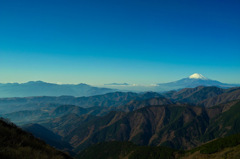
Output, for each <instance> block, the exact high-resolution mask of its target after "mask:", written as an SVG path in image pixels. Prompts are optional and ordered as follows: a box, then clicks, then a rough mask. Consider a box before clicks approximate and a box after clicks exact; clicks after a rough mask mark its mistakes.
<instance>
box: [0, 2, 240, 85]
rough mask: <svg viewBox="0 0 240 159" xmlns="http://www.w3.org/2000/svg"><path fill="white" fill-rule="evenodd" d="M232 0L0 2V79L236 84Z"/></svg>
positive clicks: (238, 50) (238, 46) (239, 32)
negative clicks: (201, 79) (198, 77)
mask: <svg viewBox="0 0 240 159" xmlns="http://www.w3.org/2000/svg"><path fill="white" fill-rule="evenodd" d="M239 8H240V1H239V0H228V1H227V0H0V83H6V82H26V81H31V80H43V81H46V82H54V83H57V82H58V83H88V84H92V85H99V84H105V83H112V82H116V83H117V82H119V83H123V82H127V83H131V84H134V83H136V84H154V83H161V82H169V81H175V80H178V79H181V78H184V77H187V76H189V75H191V74H193V73H196V72H197V73H201V74H203V75H204V76H206V77H208V78H210V79H215V80H219V81H221V82H227V83H240V9H239Z"/></svg>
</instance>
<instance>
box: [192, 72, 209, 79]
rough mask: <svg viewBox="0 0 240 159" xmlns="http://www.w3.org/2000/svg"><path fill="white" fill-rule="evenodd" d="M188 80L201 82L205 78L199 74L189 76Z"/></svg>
mask: <svg viewBox="0 0 240 159" xmlns="http://www.w3.org/2000/svg"><path fill="white" fill-rule="evenodd" d="M189 78H191V79H202V80H207V78H206V77H204V76H203V75H201V74H199V73H194V74H192V75H191V76H189Z"/></svg>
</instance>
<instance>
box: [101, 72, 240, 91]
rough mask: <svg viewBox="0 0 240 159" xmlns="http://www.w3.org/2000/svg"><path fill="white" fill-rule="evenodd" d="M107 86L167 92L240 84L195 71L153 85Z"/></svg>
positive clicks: (115, 84) (118, 84) (125, 89)
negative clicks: (181, 77)
mask: <svg viewBox="0 0 240 159" xmlns="http://www.w3.org/2000/svg"><path fill="white" fill-rule="evenodd" d="M104 86H105V87H107V88H112V89H118V90H121V91H135V92H142V91H154V92H165V91H170V90H179V89H183V88H194V87H198V86H216V87H219V88H230V87H237V86H240V84H227V83H222V82H219V81H217V80H211V79H208V78H206V77H204V76H203V75H201V74H199V73H194V74H192V75H190V76H189V77H187V78H183V79H180V80H177V81H173V82H169V83H158V84H153V85H136V84H128V83H111V84H105V85H104Z"/></svg>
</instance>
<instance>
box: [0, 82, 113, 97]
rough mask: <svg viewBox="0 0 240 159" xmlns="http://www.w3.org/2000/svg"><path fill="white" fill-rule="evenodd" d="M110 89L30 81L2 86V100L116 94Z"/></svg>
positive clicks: (0, 93)
mask: <svg viewBox="0 0 240 159" xmlns="http://www.w3.org/2000/svg"><path fill="white" fill-rule="evenodd" d="M114 91H116V90H113V89H110V88H99V87H93V86H90V85H87V84H82V83H81V84H76V85H75V84H54V83H46V82H43V81H30V82H27V83H6V84H3V83H2V84H0V98H3V97H29V96H62V95H69V96H76V97H80V96H93V95H99V94H105V93H108V92H114Z"/></svg>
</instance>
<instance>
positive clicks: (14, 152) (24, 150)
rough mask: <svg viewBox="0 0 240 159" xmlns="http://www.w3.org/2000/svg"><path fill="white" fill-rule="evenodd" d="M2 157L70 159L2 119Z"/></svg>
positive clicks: (13, 158)
mask: <svg viewBox="0 0 240 159" xmlns="http://www.w3.org/2000/svg"><path fill="white" fill-rule="evenodd" d="M0 150H1V151H0V156H1V158H6V159H16V158H18V159H32V158H34V159H50V158H51V159H68V158H69V159H70V158H71V157H69V156H68V155H67V154H65V153H63V152H60V151H57V150H55V149H54V148H52V147H50V146H49V145H47V144H46V143H45V142H43V141H41V140H39V139H36V138H35V137H33V136H32V135H31V134H29V133H27V132H25V131H23V130H21V129H20V128H18V127H16V126H15V125H13V124H12V123H9V122H6V121H4V119H0Z"/></svg>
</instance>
